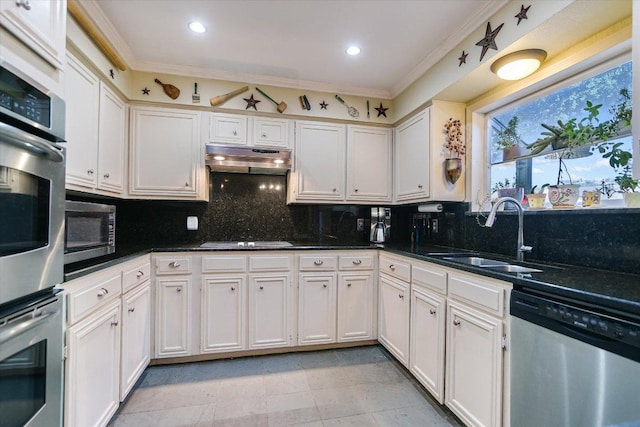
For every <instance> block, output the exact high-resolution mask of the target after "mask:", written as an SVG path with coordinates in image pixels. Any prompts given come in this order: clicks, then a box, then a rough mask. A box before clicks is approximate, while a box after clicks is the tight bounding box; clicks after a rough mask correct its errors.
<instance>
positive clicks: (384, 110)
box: [375, 102, 389, 117]
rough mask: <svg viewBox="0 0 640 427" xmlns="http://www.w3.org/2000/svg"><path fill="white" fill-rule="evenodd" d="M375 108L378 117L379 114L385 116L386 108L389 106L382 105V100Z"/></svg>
mask: <svg viewBox="0 0 640 427" xmlns="http://www.w3.org/2000/svg"><path fill="white" fill-rule="evenodd" d="M375 109H376V110H378V115H377V116H376V117H380V116H385V117H387V110H388V109H389V107H387V108H385V107H383V106H382V102H381V103H380V106H379V107H375Z"/></svg>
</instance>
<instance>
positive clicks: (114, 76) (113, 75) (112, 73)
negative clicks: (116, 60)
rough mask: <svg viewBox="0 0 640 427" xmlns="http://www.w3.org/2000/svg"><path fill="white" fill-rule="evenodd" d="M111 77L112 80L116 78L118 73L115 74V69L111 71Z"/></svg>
mask: <svg viewBox="0 0 640 427" xmlns="http://www.w3.org/2000/svg"><path fill="white" fill-rule="evenodd" d="M109 75H110V76H111V79H115V78H116V73H114V72H113V68H112V69H110V70H109Z"/></svg>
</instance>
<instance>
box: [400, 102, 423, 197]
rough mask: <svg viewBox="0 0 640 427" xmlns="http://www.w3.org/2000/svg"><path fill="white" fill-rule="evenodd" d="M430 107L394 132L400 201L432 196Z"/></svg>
mask: <svg viewBox="0 0 640 427" xmlns="http://www.w3.org/2000/svg"><path fill="white" fill-rule="evenodd" d="M429 144H430V142H429V110H425V111H423V112H422V113H419V114H418V115H416V116H414V117H413V118H411V119H409V121H407V122H405V123H403V124H401V125H400V126H398V127H397V128H396V133H395V154H396V155H395V168H394V169H395V183H396V187H395V190H396V191H395V195H396V200H397V201H415V200H422V199H426V198H428V197H429V160H430V159H429Z"/></svg>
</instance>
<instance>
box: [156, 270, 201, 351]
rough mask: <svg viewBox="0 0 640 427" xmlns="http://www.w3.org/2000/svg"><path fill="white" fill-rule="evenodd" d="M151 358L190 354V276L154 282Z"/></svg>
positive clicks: (169, 277) (159, 278)
mask: <svg viewBox="0 0 640 427" xmlns="http://www.w3.org/2000/svg"><path fill="white" fill-rule="evenodd" d="M155 291H156V315H155V319H156V321H155V328H156V330H155V337H156V346H155V356H156V357H157V358H161V357H178V356H189V355H190V354H191V332H192V331H191V301H190V300H191V277H190V276H168V277H158V278H157V279H156V288H155Z"/></svg>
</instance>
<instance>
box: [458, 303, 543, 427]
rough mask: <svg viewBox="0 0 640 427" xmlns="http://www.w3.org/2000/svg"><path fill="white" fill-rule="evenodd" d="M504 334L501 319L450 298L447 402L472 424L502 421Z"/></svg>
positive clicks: (488, 423)
mask: <svg viewBox="0 0 640 427" xmlns="http://www.w3.org/2000/svg"><path fill="white" fill-rule="evenodd" d="M501 338H502V320H501V319H498V318H496V317H493V316H490V315H487V314H484V313H482V312H480V311H477V310H474V309H472V308H470V307H467V306H466V305H464V304H459V303H457V302H456V301H449V303H448V308H447V361H446V365H447V378H446V382H447V386H446V404H447V406H448V407H449V408H450V409H451V410H452V411H453V413H455V414H456V415H457V416H458V417H460V419H461V420H462V421H464V422H465V424H467V425H469V426H500V425H502V424H501V423H502V347H501ZM541 410H544V408H542V409H541Z"/></svg>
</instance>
